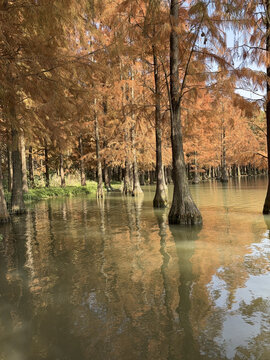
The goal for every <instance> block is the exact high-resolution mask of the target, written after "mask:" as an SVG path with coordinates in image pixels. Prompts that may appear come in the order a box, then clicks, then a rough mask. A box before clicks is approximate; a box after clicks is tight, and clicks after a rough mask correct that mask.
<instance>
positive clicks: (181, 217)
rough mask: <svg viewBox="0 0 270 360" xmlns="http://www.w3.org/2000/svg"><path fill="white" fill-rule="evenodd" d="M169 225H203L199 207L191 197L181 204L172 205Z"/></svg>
mask: <svg viewBox="0 0 270 360" xmlns="http://www.w3.org/2000/svg"><path fill="white" fill-rule="evenodd" d="M169 224H171V225H201V224H202V216H201V213H200V211H199V210H198V208H197V206H196V205H195V203H194V202H193V200H192V199H191V198H190V197H187V198H186V199H184V200H183V201H182V202H181V203H180V202H179V203H178V204H175V203H174V202H173V203H172V206H171V209H170V213H169Z"/></svg>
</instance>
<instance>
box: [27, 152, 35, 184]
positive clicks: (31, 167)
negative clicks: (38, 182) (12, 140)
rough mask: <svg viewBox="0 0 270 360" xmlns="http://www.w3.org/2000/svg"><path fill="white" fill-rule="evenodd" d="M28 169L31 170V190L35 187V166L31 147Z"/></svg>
mask: <svg viewBox="0 0 270 360" xmlns="http://www.w3.org/2000/svg"><path fill="white" fill-rule="evenodd" d="M28 169H29V181H30V184H31V188H32V189H33V188H34V187H35V178H34V164H33V148H32V146H29V155H28Z"/></svg>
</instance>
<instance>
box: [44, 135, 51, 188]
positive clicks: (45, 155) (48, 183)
mask: <svg viewBox="0 0 270 360" xmlns="http://www.w3.org/2000/svg"><path fill="white" fill-rule="evenodd" d="M44 157H45V185H46V187H50V172H49V155H48V145H47V142H46V141H45V148H44Z"/></svg>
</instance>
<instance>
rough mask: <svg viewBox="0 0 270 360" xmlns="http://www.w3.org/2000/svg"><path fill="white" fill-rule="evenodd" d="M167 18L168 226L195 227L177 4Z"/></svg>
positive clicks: (197, 215)
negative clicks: (185, 146)
mask: <svg viewBox="0 0 270 360" xmlns="http://www.w3.org/2000/svg"><path fill="white" fill-rule="evenodd" d="M170 14H171V21H172V29H171V34H170V75H171V76H170V96H171V99H170V100H171V142H172V157H173V182H174V190H173V201H172V205H171V209H170V213H169V223H170V224H183V225H187V224H190V225H195V224H200V223H202V217H201V214H200V212H199V210H198V208H197V206H196V205H195V203H194V201H193V199H192V197H191V194H190V190H189V186H188V180H187V175H186V166H185V160H184V151H183V140H182V128H181V112H180V110H181V104H180V101H181V99H180V84H179V70H178V66H179V38H178V32H177V29H176V27H177V26H178V22H179V2H178V0H171V7H170Z"/></svg>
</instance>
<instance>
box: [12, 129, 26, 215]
mask: <svg viewBox="0 0 270 360" xmlns="http://www.w3.org/2000/svg"><path fill="white" fill-rule="evenodd" d="M11 135H12V165H13V184H12V194H11V212H12V213H13V214H23V213H24V212H25V204H24V200H23V176H22V158H21V149H20V147H21V139H20V134H19V132H18V131H17V130H15V129H12V131H11Z"/></svg>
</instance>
